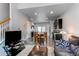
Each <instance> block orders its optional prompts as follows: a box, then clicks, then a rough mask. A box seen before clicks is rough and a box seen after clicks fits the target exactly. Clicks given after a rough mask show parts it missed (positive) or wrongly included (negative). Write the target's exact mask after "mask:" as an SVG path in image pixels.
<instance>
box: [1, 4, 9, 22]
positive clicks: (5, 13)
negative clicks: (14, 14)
mask: <svg viewBox="0 0 79 59" xmlns="http://www.w3.org/2000/svg"><path fill="white" fill-rule="evenodd" d="M6 18H9V4H8V3H0V21H2V20H5V19H6Z"/></svg>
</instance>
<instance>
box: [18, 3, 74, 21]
mask: <svg viewBox="0 0 79 59" xmlns="http://www.w3.org/2000/svg"><path fill="white" fill-rule="evenodd" d="M38 4H39V3H38ZM32 5H33V4H32ZM35 5H36V4H35ZM35 5H34V6H33V7H28V8H19V11H20V12H22V13H23V14H24V15H26V16H27V17H28V18H30V19H31V21H33V22H45V21H49V20H54V19H55V18H57V17H59V16H61V15H62V14H63V13H65V12H66V11H67V10H68V9H69V8H70V7H71V6H72V5H73V4H72V3H61V4H50V5H45V4H44V5H42V6H35ZM39 5H40V4H39ZM51 11H53V14H50V12H51Z"/></svg>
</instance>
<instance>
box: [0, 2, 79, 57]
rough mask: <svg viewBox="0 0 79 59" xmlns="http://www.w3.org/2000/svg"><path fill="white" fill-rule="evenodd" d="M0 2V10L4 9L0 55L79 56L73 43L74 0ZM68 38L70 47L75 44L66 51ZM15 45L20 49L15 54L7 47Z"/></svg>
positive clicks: (76, 6) (78, 34) (78, 7)
mask: <svg viewBox="0 0 79 59" xmlns="http://www.w3.org/2000/svg"><path fill="white" fill-rule="evenodd" d="M0 6H1V7H0V12H4V13H1V14H0V18H1V19H0V21H1V22H0V24H1V26H0V29H1V32H0V41H1V44H0V55H1V56H6V55H7V56H15V55H16V56H79V48H78V46H75V45H78V44H77V43H78V38H79V32H78V29H79V28H78V27H79V25H78V19H79V16H78V15H79V4H78V3H0ZM5 20H6V21H5ZM3 23H4V24H3ZM6 23H7V25H6ZM12 33H13V34H12ZM56 35H57V37H56ZM9 36H10V37H11V38H10V37H9ZM61 36H62V37H61ZM12 37H13V38H12ZM17 37H18V38H19V40H20V43H17V42H18V41H17V40H18V39H17ZM14 38H16V40H14ZM9 39H12V40H9ZM41 39H42V40H41ZM43 39H44V40H43ZM62 39H63V42H65V43H63V44H64V45H62V43H61V41H62ZM70 39H71V40H70ZM75 40H76V41H77V42H75ZM5 41H6V42H5ZM8 41H9V42H8ZM15 41H16V42H15ZM69 41H70V42H69ZM72 41H74V43H75V45H74V46H73V45H72V46H71V47H72V48H71V49H72V51H75V49H76V48H77V50H76V51H75V52H71V51H69V50H71V49H69V47H70V44H71V43H72ZM16 43H17V44H16ZM60 43H61V46H59V45H60ZM66 43H67V44H66ZM57 44H58V45H57ZM68 44H69V45H68ZM5 45H6V46H5ZM7 45H9V46H10V47H9V48H7ZM18 45H19V49H21V50H20V52H18V53H17V54H16V53H14V52H13V50H12V52H11V51H10V52H9V51H7V50H8V49H11V48H18ZM66 45H67V46H68V47H65V46H66ZM20 47H21V48H20ZM62 47H63V48H62ZM64 47H65V48H68V49H67V51H66V50H65V51H64V50H63V49H65V48H64ZM60 48H62V49H60ZM61 50H62V51H63V52H62V51H61ZM17 51H18V50H17ZM25 51H26V52H25ZM67 52H68V53H67ZM11 53H13V55H12V54H11Z"/></svg>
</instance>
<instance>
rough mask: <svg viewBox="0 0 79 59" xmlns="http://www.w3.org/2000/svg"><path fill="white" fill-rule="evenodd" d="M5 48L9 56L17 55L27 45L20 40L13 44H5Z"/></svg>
mask: <svg viewBox="0 0 79 59" xmlns="http://www.w3.org/2000/svg"><path fill="white" fill-rule="evenodd" d="M3 48H4V50H5V52H6V53H7V56H16V55H17V54H18V53H19V52H21V51H22V50H23V49H24V48H25V46H24V44H23V43H22V42H19V43H17V44H14V45H12V46H4V47H3Z"/></svg>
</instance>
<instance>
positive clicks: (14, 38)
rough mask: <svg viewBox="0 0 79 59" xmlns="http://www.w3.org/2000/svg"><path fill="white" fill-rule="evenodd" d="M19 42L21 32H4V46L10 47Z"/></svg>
mask: <svg viewBox="0 0 79 59" xmlns="http://www.w3.org/2000/svg"><path fill="white" fill-rule="evenodd" d="M20 40H21V31H6V32H5V45H8V46H9V45H11V44H12V43H14V44H15V43H17V42H19V41H20Z"/></svg>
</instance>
